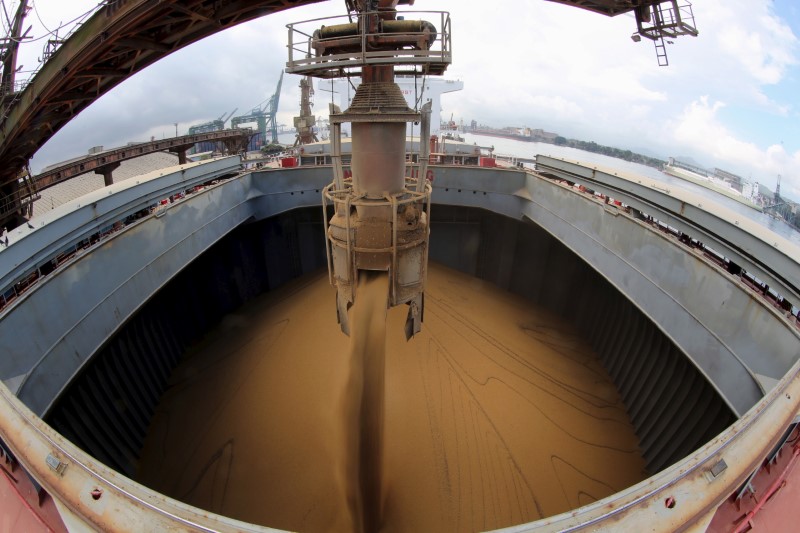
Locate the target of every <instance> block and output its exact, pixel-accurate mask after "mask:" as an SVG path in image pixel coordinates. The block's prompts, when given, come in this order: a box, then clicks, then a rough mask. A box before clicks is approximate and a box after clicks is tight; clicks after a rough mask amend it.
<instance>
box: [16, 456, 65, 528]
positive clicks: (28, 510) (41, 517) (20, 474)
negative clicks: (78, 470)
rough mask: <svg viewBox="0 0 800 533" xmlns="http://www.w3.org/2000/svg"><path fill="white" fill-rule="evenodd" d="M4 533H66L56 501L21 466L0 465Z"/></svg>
mask: <svg viewBox="0 0 800 533" xmlns="http://www.w3.org/2000/svg"><path fill="white" fill-rule="evenodd" d="M0 531H8V532H13V531H24V532H25V533H39V532H42V533H43V532H48V533H49V532H56V533H60V532H66V531H67V528H66V526H65V525H64V523H63V522H62V521H61V516H60V515H59V514H58V509H57V508H56V506H55V503H54V502H53V499H52V498H51V497H50V495H48V494H47V493H46V492H44V491H37V490H36V487H34V486H33V483H31V481H30V479H29V478H28V475H27V474H26V473H25V472H24V471H23V470H22V468H20V467H19V466H17V467H16V468H14V469H13V471H12V470H11V467H10V465H9V464H8V463H6V464H3V465H0Z"/></svg>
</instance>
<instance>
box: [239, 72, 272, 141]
mask: <svg viewBox="0 0 800 533" xmlns="http://www.w3.org/2000/svg"><path fill="white" fill-rule="evenodd" d="M282 85H283V71H281V75H280V78H278V86H277V88H276V89H275V94H273V95H272V96H270V97H269V98H268V99H267V100H264V101H263V102H261V103H260V104H259V105H257V106H256V107H254V108H253V109H251V110H250V112H249V113H247V114H245V115H239V116H236V117H233V118H232V119H231V127H232V128H238V127H239V126H240V125H241V124H249V123H251V122H255V123H256V124H257V125H258V127H257V131H258V134H260V135H261V138H262V141H263V144H266V142H267V141H266V139H267V138H269V142H271V143H273V144H276V143H277V142H278V119H277V115H278V104H279V103H280V99H281V86H282ZM268 133H269V137H267V134H268ZM251 148H252V147H251Z"/></svg>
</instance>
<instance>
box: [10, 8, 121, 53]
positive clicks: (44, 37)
mask: <svg viewBox="0 0 800 533" xmlns="http://www.w3.org/2000/svg"><path fill="white" fill-rule="evenodd" d="M104 5H108V2H105V1H103V2H100V3H99V4H97V5H96V6H94V7H93V8H91V9H90V10H89V11H87V12H85V13H83V14H81V15H78V16H77V17H75V18H74V19H72V20H70V21H68V22H65V23H63V24H61V25H60V26H58V27H57V28H56V29H55V30H54V31H51V30H47V28H45V30H47V33H45V34H44V35H42V36H41V37H36V38H34V39H25V40H24V41H23V40H22V39H15V38H13V37H12V36H11V35H9V36H8V39H9V40H10V41H14V42H17V43H35V42H37V41H41V40H42V39H46V38H48V37H51V36H53V37H57V35H56V34H55V32H57V31H58V30H60V29H62V28H65V27H67V26H69V25H70V24H73V23H75V22H83V20H84V19H85V18H86V17H87V16H88V15H91V14H93V13H94V12H96V11H97V10H98V9H100V8H101V7H103V6H104ZM37 17H38V12H37ZM39 22H41V19H39ZM42 26H44V24H42Z"/></svg>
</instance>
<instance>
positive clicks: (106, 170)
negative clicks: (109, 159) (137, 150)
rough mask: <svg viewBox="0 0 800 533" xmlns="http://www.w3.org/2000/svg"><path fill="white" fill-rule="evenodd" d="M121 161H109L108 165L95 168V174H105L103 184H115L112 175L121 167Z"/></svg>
mask: <svg viewBox="0 0 800 533" xmlns="http://www.w3.org/2000/svg"><path fill="white" fill-rule="evenodd" d="M119 165H120V163H119V162H116V163H109V164H107V165H103V166H102V167H99V168H96V169H95V170H94V173H95V174H102V175H103V184H104V185H105V186H106V187H108V186H109V185H113V184H114V177H113V176H112V175H111V173H112V172H114V171H115V170H116V169H117V168H119Z"/></svg>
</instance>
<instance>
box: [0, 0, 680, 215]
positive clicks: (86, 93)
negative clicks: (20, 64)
mask: <svg viewBox="0 0 800 533" xmlns="http://www.w3.org/2000/svg"><path fill="white" fill-rule="evenodd" d="M320 1H322V0H248V1H242V0H161V1H159V2H153V1H151V0H126V1H121V2H113V3H107V4H105V5H103V6H102V7H100V8H99V9H98V10H97V11H96V12H95V14H94V15H93V16H92V17H91V18H89V19H88V20H87V21H86V22H84V23H83V24H82V25H81V27H80V28H78V29H77V30H76V31H75V32H74V33H73V34H72V35H71V36H70V37H69V38H68V39H66V40H65V41H64V42H63V43H61V44H60V45H59V46H58V48H57V49H56V50H55V52H54V53H53V54H52V55H51V56H50V57H49V58H48V60H47V62H46V63H44V64H43V65H42V67H41V69H40V70H39V71H38V72H37V74H36V75H35V76H34V77H33V78H32V79H31V80H30V82H29V83H27V84H26V85H25V86H24V87H18V86H17V85H15V84H14V83H11V84H10V85H7V86H6V87H4V91H5V92H4V94H3V98H2V114H0V223H6V224H9V225H16V224H18V223H20V222H21V221H22V217H23V213H22V211H21V207H22V205H23V203H25V202H26V200H27V201H29V200H30V198H31V197H32V196H33V195H34V194H35V190H33V189H32V188H26V187H25V186H24V180H25V178H26V177H27V174H26V173H25V172H24V169H25V168H26V165H27V164H28V161H29V160H30V158H31V157H32V156H33V154H34V153H36V151H37V150H38V149H39V148H40V147H41V146H42V145H44V143H45V142H47V140H48V139H50V138H51V137H52V136H53V135H54V134H55V133H56V132H57V131H58V130H60V129H61V128H62V127H63V126H64V125H65V124H66V123H67V122H69V121H70V120H72V118H73V117H75V116H76V115H78V114H79V113H80V112H81V111H82V110H83V109H85V108H86V107H88V106H89V105H90V104H91V103H92V102H94V101H95V100H96V99H97V98H99V97H100V96H102V95H103V94H105V93H107V92H108V91H109V90H111V89H112V88H113V87H115V86H116V85H118V84H119V83H121V82H122V81H124V80H125V79H127V78H128V77H129V76H131V75H133V74H135V73H136V72H139V71H140V70H142V69H144V68H145V67H147V66H148V65H151V64H152V63H154V62H156V61H158V60H159V59H161V58H162V57H165V56H167V55H169V54H170V53H172V52H174V51H176V50H180V49H181V48H183V47H185V46H187V45H189V44H191V43H193V42H196V41H199V40H200V39H203V38H204V37H207V36H209V35H212V34H214V33H216V32H218V31H221V30H224V29H226V28H229V27H232V26H235V25H237V24H240V23H242V22H246V21H248V20H252V19H255V18H258V17H261V16H264V15H268V14H271V13H275V12H277V11H281V10H284V9H288V8H292V7H297V6H301V5H307V4H314V3H318V2H320ZM549 1H556V2H559V3H562V4H567V5H571V6H575V7H580V8H583V9H588V10H591V11H595V12H597V13H602V14H605V15H611V16H613V15H618V14H620V13H627V12H630V11H634V10H637V13H640V12H641V13H644V11H643V10H645V9H646V8H648V7H651V6H657V5H660V4H662V3H665V2H661V1H651V0H641V1H637V0H549ZM667 3H670V2H667ZM24 11H25V10H24V9H23V10H22V11H21V14H24ZM637 16H638V15H637ZM21 27H22V25H21V18H20V23H19V24H16V23H15V24H14V28H12V30H13V31H14V32H16V33H13V34H12V36H13V35H18V34H19V33H20V30H21ZM448 44H449V43H448ZM12 56H14V57H15V54H11V55H8V54H7V55H6V58H7V59H8V60H6V59H4V61H3V67H4V73H5V72H10V71H11V70H14V67H13V65H14V61H11V58H12ZM6 77H7V76H6V75H5V74H4V78H3V79H6Z"/></svg>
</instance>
